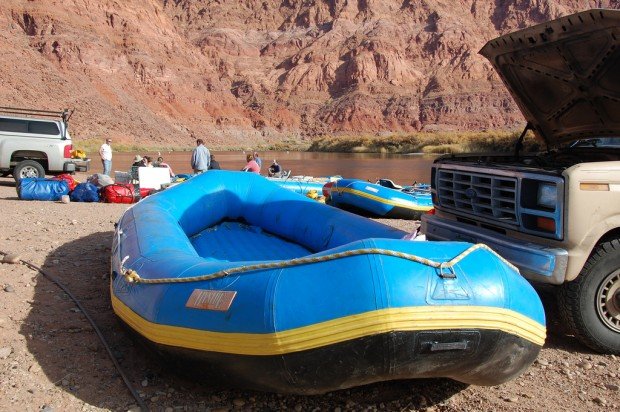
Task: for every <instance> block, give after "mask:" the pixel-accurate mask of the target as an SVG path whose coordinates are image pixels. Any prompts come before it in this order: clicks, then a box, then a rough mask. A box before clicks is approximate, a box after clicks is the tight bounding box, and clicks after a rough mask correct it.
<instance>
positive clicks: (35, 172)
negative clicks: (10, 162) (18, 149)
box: [13, 160, 45, 182]
mask: <svg viewBox="0 0 620 412" xmlns="http://www.w3.org/2000/svg"><path fill="white" fill-rule="evenodd" d="M25 177H45V169H43V166H41V163H39V162H35V161H34V160H24V161H22V162H19V163H18V164H17V166H15V168H14V169H13V178H14V179H15V181H16V182H19V181H20V180H22V179H23V178H25Z"/></svg>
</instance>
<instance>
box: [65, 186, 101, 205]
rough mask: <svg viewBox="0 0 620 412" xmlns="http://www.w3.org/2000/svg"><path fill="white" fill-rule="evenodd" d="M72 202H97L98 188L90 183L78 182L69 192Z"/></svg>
mask: <svg viewBox="0 0 620 412" xmlns="http://www.w3.org/2000/svg"><path fill="white" fill-rule="evenodd" d="M70 197H71V201H72V202H98V201H99V190H98V189H97V186H95V185H94V184H92V183H88V182H86V183H79V184H78V185H77V186H75V189H73V192H71V195H70Z"/></svg>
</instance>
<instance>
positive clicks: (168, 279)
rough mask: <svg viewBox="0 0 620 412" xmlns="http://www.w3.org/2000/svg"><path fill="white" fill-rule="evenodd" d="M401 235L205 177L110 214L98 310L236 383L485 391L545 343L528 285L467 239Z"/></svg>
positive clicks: (240, 177)
mask: <svg viewBox="0 0 620 412" xmlns="http://www.w3.org/2000/svg"><path fill="white" fill-rule="evenodd" d="M403 235H405V233H404V232H402V231H400V230H397V229H394V228H392V227H389V226H385V225H382V224H380V223H378V222H374V221H372V220H369V219H366V218H363V217H360V216H357V215H354V214H351V213H348V212H346V211H342V210H339V209H336V208H333V207H329V206H326V205H324V204H320V203H317V202H315V201H313V200H311V199H308V198H305V197H303V196H299V195H298V194H295V193H293V192H291V191H289V190H285V189H282V188H281V187H279V186H278V185H276V184H274V183H272V182H270V181H269V180H267V179H265V178H263V177H261V176H259V175H256V174H253V173H243V172H232V171H209V173H204V174H202V175H198V176H196V177H194V178H192V179H190V180H189V181H187V182H186V183H183V184H182V185H176V186H174V187H171V188H170V189H167V190H165V191H163V192H160V193H157V194H155V195H152V196H149V197H148V198H146V199H144V200H142V201H140V202H139V203H138V204H136V205H134V206H133V207H131V208H130V209H128V210H127V211H126V212H125V213H124V215H123V216H122V218H121V219H120V221H119V222H118V225H117V229H116V233H115V238H114V242H113V248H112V267H111V299H112V306H113V308H114V311H115V313H116V314H117V315H118V316H119V317H120V319H121V320H122V321H123V322H124V323H126V325H127V326H128V327H129V328H130V329H131V330H132V331H134V332H135V333H136V334H137V335H138V336H139V337H140V338H141V339H144V340H145V341H146V342H148V343H150V344H151V345H154V346H155V347H156V348H157V349H158V351H159V352H160V353H162V354H163V355H164V356H167V357H174V361H175V365H184V366H185V367H187V368H188V369H190V370H191V371H192V372H193V373H199V374H201V375H206V376H207V377H211V378H212V379H217V380H216V382H218V383H221V382H230V383H231V384H233V385H235V386H242V387H246V388H253V389H260V390H267V391H275V392H286V393H304V394H312V393H323V392H327V391H332V390H337V389H341V388H347V387H351V386H356V385H362V384H367V383H371V382H376V381H383V380H390V379H409V378H422V377H449V378H453V379H456V380H459V381H462V382H467V383H473V384H482V385H496V384H499V383H502V382H504V381H507V380H509V379H511V378H514V377H515V376H517V375H518V374H519V373H521V372H522V371H524V370H525V369H526V368H527V367H528V366H529V365H530V364H531V363H532V362H533V361H534V359H535V358H536V356H537V354H538V352H539V350H540V348H541V346H542V345H543V343H544V340H545V333H546V331H545V319H544V312H543V307H542V305H541V302H540V300H539V298H538V296H537V294H536V292H535V291H534V290H533V289H532V287H531V286H530V285H529V283H528V282H527V281H525V280H524V279H523V278H522V277H521V276H520V275H519V273H518V272H517V270H516V269H515V268H514V267H513V266H512V265H510V264H509V263H507V262H506V261H504V260H503V259H502V258H500V257H499V256H497V255H496V254H495V253H494V252H493V251H491V250H490V249H488V248H487V247H485V246H483V245H472V244H468V243H459V242H411V241H406V240H401V238H402V237H403ZM206 382H209V381H208V380H207V381H206Z"/></svg>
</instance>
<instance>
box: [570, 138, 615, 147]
mask: <svg viewBox="0 0 620 412" xmlns="http://www.w3.org/2000/svg"><path fill="white" fill-rule="evenodd" d="M569 147H616V148H620V137H597V138H592V139H580V140H577V141H575V142H573V143H571V144H570V145H569Z"/></svg>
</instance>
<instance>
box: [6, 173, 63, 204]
mask: <svg viewBox="0 0 620 412" xmlns="http://www.w3.org/2000/svg"><path fill="white" fill-rule="evenodd" d="M68 194H69V184H68V183H67V182H66V181H64V180H56V179H45V178H39V177H37V178H24V179H21V180H20V181H19V183H18V184H17V197H19V198H20V199H21V200H60V198H61V197H62V196H63V195H68Z"/></svg>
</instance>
